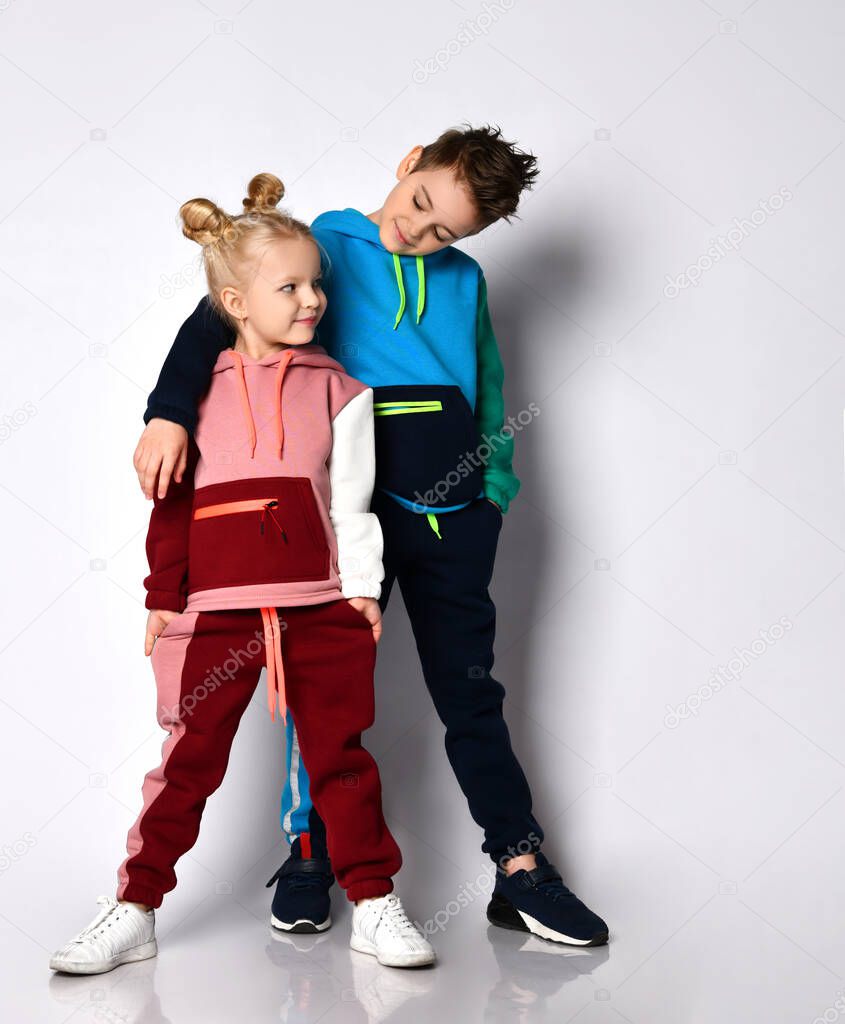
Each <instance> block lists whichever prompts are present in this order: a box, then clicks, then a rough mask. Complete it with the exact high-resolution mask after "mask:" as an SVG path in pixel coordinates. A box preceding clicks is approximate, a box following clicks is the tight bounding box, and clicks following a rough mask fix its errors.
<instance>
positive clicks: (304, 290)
mask: <svg viewBox="0 0 845 1024" xmlns="http://www.w3.org/2000/svg"><path fill="white" fill-rule="evenodd" d="M220 298H221V301H222V303H223V305H224V307H225V308H226V309H227V310H228V311H229V312H230V313H231V314H232V315H233V316H234V317H236V318H237V319H238V320H240V321H241V327H242V332H241V333H242V334H248V335H249V336H250V337H251V338H252V339H253V340H254V341H257V342H259V343H261V344H264V345H278V344H285V345H307V344H308V343H309V342H310V341H313V340H314V331H315V329H316V327H317V324H318V323H319V322H320V318H321V317H322V315H323V313H324V312H325V310H326V295H325V292H324V291H323V285H322V277H321V271H320V254H319V251H318V250H317V246H316V245H315V243H314V242H313V241H312V240H311V239H309V238H288V239H284V240H281V239H280V240H279V241H276V242H271V243H270V245H268V246H267V248H266V249H265V250H264V253H263V254H262V256H261V258H260V261H259V264H258V267H257V269H256V270H255V271H254V273H253V277H252V280H251V281H250V284H249V287H248V288H247V289H246V291H240V290H238V289H237V288H224V289H223V291H222V293H221V296H220Z"/></svg>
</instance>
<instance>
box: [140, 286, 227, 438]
mask: <svg viewBox="0 0 845 1024" xmlns="http://www.w3.org/2000/svg"><path fill="white" fill-rule="evenodd" d="M233 341H234V333H233V332H232V331H231V329H230V328H229V326H228V324H227V323H226V322H225V321H224V320H223V319H222V318H221V317H220V316H219V314H218V313H217V311H216V310H215V309H214V307H213V306H212V305H211V302H210V301H209V298H208V296H207V295H204V296H203V297H202V298H201V299H200V302H199V305H198V306H197V308H196V309H195V310H194V311H193V313H191V315H190V316H189V317H188V319H187V320H186V321H185V322H184V323H183V324H182V326H181V327H180V328H179V333H178V334H177V335H176V340H175V341H174V342H173V345H172V346H171V348H170V351H169V352H168V354H167V358H166V359H165V360H164V366H162V368H161V373H160V374H159V377H158V383H157V384H156V386H155V388H154V389H153V391H152V392H151V393H150V397H149V399H148V401H147V411H146V413H144V422H145V423H149V422H150V420H151V419H164V420H172V421H173V422H174V423H178V424H180V426H183V427H184V428H185V430H187V431H188V433H189V434H192V433H193V432H194V430H195V429H196V425H197V406H198V405H199V402H200V399H201V398H202V396H203V395H204V394H205V392H206V391H207V390H208V382H209V381H210V380H211V371H212V370H213V369H214V364H215V363H216V362H217V357H218V356H219V355H220V352H221V351H222V350H223V349H224V348H228V347H229V346H230V345H231V344H232V342H233Z"/></svg>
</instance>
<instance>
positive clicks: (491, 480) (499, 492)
mask: <svg viewBox="0 0 845 1024" xmlns="http://www.w3.org/2000/svg"><path fill="white" fill-rule="evenodd" d="M475 345H476V356H477V362H478V369H477V380H476V397H475V422H476V424H477V425H478V435H479V438H480V440H481V443H482V444H488V445H490V447H491V448H492V449H493V451H492V452H491V454H490V456H489V458H488V460H487V463H486V465H485V467H484V494H485V496H486V497H488V498H492V500H493V501H495V502H496V504H497V505H498V506H499V507H500V508H501V510H502V512H507V510H508V505H509V504H510V503H511V502H512V501H513V499H514V498H515V497H516V493H517V491H518V490H519V480H518V479H517V477H516V475H515V474H514V471H513V467H512V466H511V461H512V459H513V434H512V432H511V436H510V437H508V436H507V435H505V436H502V434H501V433H500V431H501V429H502V427H503V425H504V422H505V398H504V395H503V393H502V387H503V386H504V383H505V371H504V367H503V366H502V360H501V357H500V356H499V346H498V344H497V343H496V335H495V334H494V333H493V324H492V322H491V320H490V310H489V309H488V308H487V281H486V280H485V278H484V274H481V275H480V277H479V281H478V313H477V316H476V327H475ZM485 435H486V437H485Z"/></svg>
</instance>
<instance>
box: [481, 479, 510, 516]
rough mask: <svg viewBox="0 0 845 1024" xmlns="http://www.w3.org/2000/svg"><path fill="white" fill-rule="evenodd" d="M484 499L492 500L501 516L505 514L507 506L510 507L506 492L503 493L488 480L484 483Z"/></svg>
mask: <svg viewBox="0 0 845 1024" xmlns="http://www.w3.org/2000/svg"><path fill="white" fill-rule="evenodd" d="M484 497H485V498H492V499H493V501H495V502H496V504H497V505H498V506H499V508H500V509H501V510H502V515H504V514H505V513H506V512H507V510H508V506H509V505H510V499H509V498H508V495H507V492H506V491H503V490H502V488H501V487H497V486H496V484H494V483H492V481H490V480H485V481H484Z"/></svg>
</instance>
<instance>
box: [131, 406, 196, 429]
mask: <svg viewBox="0 0 845 1024" xmlns="http://www.w3.org/2000/svg"><path fill="white" fill-rule="evenodd" d="M150 420H170V422H171V423H178V424H179V426H180V427H184V428H185V430H187V431H188V433H189V434H193V433H194V431H195V430H196V429H197V416H196V413H194V415H193V416H191V415H190V414H189V413H187V412H185V410H184V409H180V408H179V407H178V406H175V405H148V406H147V411H146V412H145V413H144V423H149V422H150Z"/></svg>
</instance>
